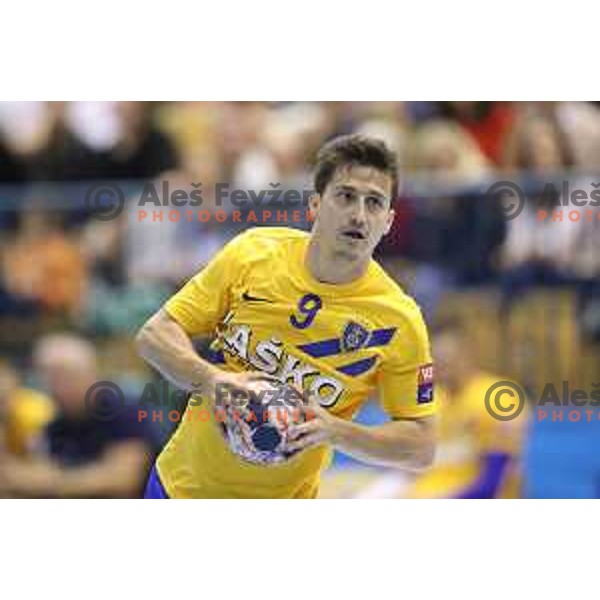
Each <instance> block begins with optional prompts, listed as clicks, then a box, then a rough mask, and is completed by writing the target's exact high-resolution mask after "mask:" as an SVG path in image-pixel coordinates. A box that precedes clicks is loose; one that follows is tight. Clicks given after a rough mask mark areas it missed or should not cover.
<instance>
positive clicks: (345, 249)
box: [337, 237, 373, 260]
mask: <svg viewBox="0 0 600 600" xmlns="http://www.w3.org/2000/svg"><path fill="white" fill-rule="evenodd" d="M337 247H338V254H339V255H340V256H344V257H345V258H347V259H348V260H358V259H360V258H364V257H365V256H371V254H373V246H372V245H371V244H370V243H369V240H367V239H361V238H357V239H352V238H344V237H342V238H340V239H339V240H338V245H337Z"/></svg>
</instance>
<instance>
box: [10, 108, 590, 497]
mask: <svg viewBox="0 0 600 600" xmlns="http://www.w3.org/2000/svg"><path fill="white" fill-rule="evenodd" d="M351 132H362V133H365V134H369V135H374V136H379V137H381V138H382V139H384V140H386V141H387V142H388V143H389V144H390V145H391V146H392V147H393V148H394V149H396V150H397V151H398V153H399V157H400V162H401V165H402V173H403V187H402V191H401V194H400V198H399V199H398V201H397V205H396V213H397V214H396V220H395V223H394V226H393V229H392V232H391V233H390V235H389V236H388V237H387V238H385V240H384V242H382V244H381V245H380V247H379V249H378V251H377V259H378V260H379V261H380V262H381V263H382V265H383V266H384V267H385V268H386V269H387V270H388V272H389V273H390V274H392V276H393V277H394V278H395V279H396V280H397V281H398V282H399V283H400V284H401V285H402V286H403V287H404V288H405V289H406V290H407V291H408V292H409V293H411V294H412V295H414V296H415V297H416V298H417V300H418V301H419V303H420V304H421V306H422V307H423V310H424V313H425V316H426V319H427V321H428V323H429V324H430V326H431V327H432V331H436V326H437V324H439V326H440V328H441V329H440V331H443V330H444V329H443V327H444V323H445V324H446V326H447V327H448V324H450V328H452V327H454V328H455V329H462V330H463V331H462V332H461V337H460V339H461V340H462V342H461V343H462V344H463V346H462V348H463V350H464V354H465V355H468V359H469V360H472V361H473V369H476V370H479V371H480V372H485V373H487V374H488V376H489V377H490V381H491V380H493V379H497V380H498V381H500V380H509V381H514V382H518V384H519V385H520V386H521V387H522V388H523V389H524V390H526V392H527V397H528V399H529V400H528V407H527V409H526V410H525V411H524V412H523V414H522V415H521V416H520V417H519V418H520V421H521V424H522V427H521V429H520V432H519V436H520V437H519V447H518V449H517V450H516V456H517V457H518V462H519V474H518V485H517V486H516V487H515V488H514V489H513V492H512V494H511V495H517V496H525V497H573V498H577V497H600V441H599V440H600V436H599V435H598V433H599V432H600V419H598V415H597V410H598V408H597V407H595V406H593V408H592V411H591V413H593V414H591V413H589V414H586V415H583V414H581V415H580V417H579V418H576V417H574V416H573V414H569V413H568V412H564V413H563V414H562V416H561V417H560V418H559V417H557V416H556V415H552V409H554V408H556V406H554V405H552V404H550V405H547V406H546V409H547V415H546V417H544V418H542V417H541V415H540V413H539V410H538V408H539V406H538V404H536V402H537V400H536V399H537V398H539V396H540V394H542V392H543V390H544V389H547V386H548V385H549V384H554V385H555V386H556V388H557V389H563V386H564V382H568V385H569V386H570V388H571V389H572V390H574V389H581V390H584V391H587V392H588V393H590V394H591V393H592V392H593V391H594V390H595V389H596V390H597V389H599V388H598V384H599V383H600V372H599V359H600V285H599V279H600V218H599V217H600V213H599V207H597V206H593V205H592V203H591V202H590V203H589V205H586V206H573V205H571V204H569V205H566V204H563V203H561V202H562V200H563V197H562V195H563V194H564V190H565V186H564V184H565V182H566V183H567V185H568V187H569V192H570V191H572V190H582V191H583V192H586V193H587V194H588V195H590V197H591V194H592V192H593V191H594V190H595V189H596V188H595V186H594V184H596V183H598V182H600V178H599V175H600V172H599V171H600V169H599V166H600V104H598V103H586V102H565V103H561V102H556V103H534V102H521V103H500V102H498V103H495V102H439V103H438V102H406V103H401V102H356V103H354V102H323V103H305V102H219V103H217V102H210V103H209V102H197V103H194V102H181V103H176V102H168V103H140V102H113V103H111V102H104V103H102V102H69V103H59V102H51V103H41V102H22V103H15V102H6V103H0V356H1V361H0V415H1V417H0V433H1V434H2V435H0V439H1V440H3V441H2V444H1V447H2V449H1V450H0V462H1V461H2V460H3V457H6V456H7V455H9V454H14V455H18V456H19V457H20V458H23V459H25V460H27V459H28V457H32V458H31V459H32V460H34V457H35V456H36V455H38V454H39V453H42V454H43V453H50V452H51V449H49V446H48V444H47V443H44V435H45V428H46V427H47V423H48V422H50V421H51V420H52V419H53V416H52V415H53V414H56V411H57V410H58V409H57V407H56V406H55V405H54V403H53V400H52V390H51V389H48V387H47V385H45V382H44V381H43V378H42V377H41V376H40V373H39V372H38V371H39V368H40V367H39V361H38V360H37V359H36V356H38V355H39V354H40V353H42V354H43V352H42V350H43V348H42V350H40V345H42V346H43V344H42V342H44V341H48V339H52V337H51V334H57V333H60V334H61V335H63V337H64V334H65V333H70V334H73V335H74V336H77V337H79V338H81V339H82V340H87V341H90V342H91V343H92V344H93V348H94V349H95V351H96V353H97V355H96V356H95V357H94V358H93V359H94V360H97V373H98V379H99V380H109V381H113V382H118V384H119V385H120V386H121V388H123V389H124V390H126V391H127V397H128V398H137V397H139V394H140V390H142V389H143V388H144V386H145V384H146V383H147V382H149V381H154V380H153V378H154V377H155V375H154V374H152V373H150V372H149V370H148V369H147V368H146V367H145V366H144V364H143V363H142V361H141V360H140V359H139V358H138V357H137V356H136V352H135V350H134V348H133V344H132V338H133V335H134V334H135V332H136V330H137V329H138V328H139V327H140V325H141V324H142V323H143V322H144V321H145V319H147V318H148V317H149V316H150V315H151V314H152V313H153V312H154V311H155V310H156V309H157V308H158V307H159V306H160V304H161V303H162V302H163V301H164V300H165V299H166V298H167V297H168V296H169V295H170V294H171V293H172V292H173V291H174V290H176V289H178V288H179V287H180V285H181V284H182V283H183V282H184V281H185V280H186V279H187V278H189V277H190V276H191V275H193V274H194V273H195V272H196V271H197V270H199V269H200V268H201V267H202V265H204V264H205V263H206V262H207V261H208V260H210V258H211V257H212V256H213V255H214V253H215V252H216V251H217V250H218V249H219V248H220V247H222V246H223V244H224V243H225V242H226V241H227V240H228V239H230V238H231V237H232V236H233V235H235V234H236V233H238V232H239V231H241V230H243V229H244V228H246V227H250V226H264V225H271V226H272V225H277V224H280V225H287V226H292V227H300V228H304V229H307V228H309V226H310V225H309V223H307V221H306V218H305V216H304V212H303V211H299V218H298V219H293V218H291V217H290V219H289V220H288V222H287V223H285V222H282V221H281V220H279V221H277V217H276V215H274V214H273V215H270V216H269V217H267V218H263V217H262V216H261V213H260V211H258V216H257V218H256V220H254V219H253V218H252V217H250V216H249V213H250V211H251V210H252V209H253V208H255V207H252V206H250V205H246V206H244V207H241V208H240V212H241V214H242V218H241V219H238V221H237V222H235V223H234V222H232V220H231V219H227V220H226V221H224V222H218V221H217V220H216V219H215V218H211V219H208V220H201V219H200V218H197V213H198V211H199V210H200V209H203V210H208V211H209V212H210V211H213V214H214V211H215V210H216V199H215V194H214V193H213V190H214V189H215V186H216V184H217V183H223V182H226V183H228V184H229V185H230V188H231V189H240V190H270V189H275V188H274V187H273V186H274V185H275V184H280V186H279V189H281V190H300V191H302V190H309V189H310V185H311V180H310V165H311V160H312V159H313V158H314V155H315V153H316V151H317V150H318V148H319V147H320V146H321V145H322V144H323V143H324V142H325V141H326V140H328V139H330V138H332V137H334V136H335V135H339V134H343V133H351ZM506 181H510V182H515V183H516V184H517V185H519V186H520V187H521V188H522V189H523V190H524V191H525V194H526V203H525V206H524V207H523V211H522V212H521V214H519V215H518V216H516V217H515V218H512V219H506V218H505V216H503V213H502V211H501V210H498V206H497V204H498V202H501V199H499V198H497V197H496V196H493V197H492V196H491V195H490V194H489V193H488V191H489V189H490V187H491V186H492V185H493V184H495V183H496V182H506ZM164 182H168V183H169V185H170V188H171V189H182V190H187V192H188V193H191V192H192V191H193V186H192V185H191V184H192V183H201V184H202V197H203V204H202V206H201V207H194V208H193V209H190V210H192V211H193V215H194V216H193V218H191V219H190V220H189V222H188V220H186V219H185V218H183V219H180V220H179V221H175V220H171V219H170V218H169V215H168V214H167V213H168V211H167V210H166V208H165V207H157V206H154V205H150V204H147V205H146V206H145V207H144V210H146V211H147V213H148V215H147V216H145V217H144V218H143V219H142V218H141V217H140V211H139V208H140V206H139V202H138V200H139V198H140V190H143V189H144V188H145V186H146V185H147V184H148V183H150V184H153V185H154V188H155V189H157V190H159V191H160V190H161V189H163V188H162V186H163V184H164ZM549 182H550V183H552V182H553V183H555V187H556V189H557V190H558V194H557V196H556V198H555V199H554V200H553V199H552V198H550V199H548V197H545V200H544V202H546V204H542V205H539V204H538V205H537V206H538V207H537V208H534V204H535V202H534V200H535V199H539V198H540V197H541V192H540V190H541V189H542V188H543V187H544V186H545V185H546V184H547V183H549ZM97 184H102V185H112V186H114V185H117V186H118V188H119V189H120V190H122V191H123V193H124V195H125V197H126V202H125V207H124V210H123V211H122V212H121V213H120V214H118V215H117V216H115V218H110V219H99V218H97V217H98V214H97V210H95V209H94V207H93V206H90V202H89V190H90V188H91V187H92V186H95V185H97ZM109 203H110V198H108V200H107V206H108V204H109ZM539 206H542V209H543V210H546V211H547V213H548V214H549V215H551V214H552V211H557V210H559V211H560V210H562V215H561V216H560V217H557V218H552V217H551V216H548V217H547V218H545V219H541V218H540V217H539V212H536V211H538V208H539ZM100 208H102V207H100ZM96 209H98V207H96ZM153 209H156V210H159V209H164V210H163V216H162V218H161V219H162V220H161V219H159V218H154V219H153V218H152V210H153ZM181 210H182V211H183V209H181ZM292 212H293V210H292V208H290V209H289V211H288V213H290V214H291V213H292ZM575 212H578V213H579V216H578V217H576V216H575ZM254 216H256V214H255V215H254ZM49 336H50V338H49ZM71 339H72V338H71ZM432 340H433V353H434V358H435V355H436V346H435V340H436V336H435V335H433V337H432ZM55 341H56V340H55ZM59 342H60V339H59ZM55 347H56V348H58V350H56V351H57V352H60V349H61V346H60V343H58V344H57V346H55ZM82 347H83V346H82ZM67 350H68V349H67ZM67 350H65V351H67ZM199 350H200V351H202V348H199ZM463 358H464V357H463ZM38 359H39V356H38ZM594 384H596V386H595V385H594ZM81 401H82V402H83V398H82V400H81ZM483 404H484V398H483V397H482V398H481V405H482V406H483ZM587 408H589V407H588V406H586V407H580V408H579V410H580V411H583V410H584V409H587ZM442 409H443V407H442ZM163 413H164V415H163V418H162V420H161V419H156V420H154V422H150V423H144V426H145V430H144V436H145V437H144V439H145V440H146V441H145V443H146V444H147V447H148V449H149V451H150V452H152V451H156V449H157V448H160V446H161V444H162V443H163V442H164V440H165V439H166V438H167V437H168V435H169V433H170V431H171V430H172V428H173V427H174V425H175V424H174V423H173V422H170V420H169V418H168V414H166V412H165V411H163ZM590 414H591V416H590ZM359 418H360V420H361V421H362V422H365V423H377V422H379V421H380V420H381V419H382V414H381V413H380V410H379V408H378V407H377V405H376V403H375V402H371V403H369V404H368V405H367V406H366V407H365V410H363V412H362V413H361V415H360V417H359ZM451 425H452V424H451V423H450V429H451ZM475 427H477V425H475ZM82 431H83V430H82ZM86 431H87V433H85V435H90V433H89V430H86ZM92 433H93V432H92ZM476 433H477V432H475V434H476ZM81 435H84V433H82V434H81ZM448 435H449V438H452V435H451V434H448ZM469 435H471V436H472V435H473V431H470V434H469ZM467 437H468V436H466V435H465V437H464V440H465V445H466V444H467V442H466V439H467ZM462 439H463V438H461V434H460V431H458V433H456V432H455V434H454V438H452V439H448V440H443V442H447V444H446V443H442V444H441V445H440V456H439V460H440V461H441V462H444V461H448V462H452V460H453V459H451V458H449V457H450V455H452V456H455V457H456V456H462V458H456V459H455V460H456V461H457V462H460V461H463V463H464V461H469V460H472V459H474V458H476V456H474V455H472V454H471V455H469V452H471V453H472V452H475V450H474V449H473V447H465V448H459V449H458V450H457V448H456V446H457V445H458V446H461V440H462ZM487 443H488V444H491V445H492V446H493V443H494V440H492V441H491V442H489V441H488V442H487ZM469 456H470V458H469ZM88 458H89V460H93V459H94V457H93V456H91V455H90V456H89V457H87V458H86V457H81V460H82V461H84V462H85V460H87V459H88ZM463 466H464V464H463ZM452 485H453V484H451V483H449V479H448V478H445V477H440V479H439V480H438V483H436V482H435V480H432V482H429V484H428V486H427V487H423V488H422V489H426V490H427V491H426V492H419V493H417V492H415V489H417V488H416V487H415V478H414V477H413V476H409V475H401V474H399V473H396V472H393V471H386V470H382V469H374V468H365V467H363V466H361V465H359V464H358V463H356V462H354V461H351V460H349V459H348V458H346V457H343V456H337V455H336V457H335V459H334V461H333V464H332V465H331V467H330V468H329V470H328V471H327V474H326V476H325V479H324V484H323V487H322V492H321V494H322V496H323V497H375V498H377V497H403V496H416V495H418V496H434V497H435V496H452V495H453V489H452ZM1 495H2V477H1V469H0V496H1Z"/></svg>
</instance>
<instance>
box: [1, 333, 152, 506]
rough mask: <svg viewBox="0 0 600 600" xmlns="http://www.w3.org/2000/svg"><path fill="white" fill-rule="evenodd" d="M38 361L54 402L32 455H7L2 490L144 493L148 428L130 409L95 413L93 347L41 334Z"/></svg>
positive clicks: (85, 494)
mask: <svg viewBox="0 0 600 600" xmlns="http://www.w3.org/2000/svg"><path fill="white" fill-rule="evenodd" d="M34 363H35V367H36V369H37V371H38V373H39V375H40V376H41V378H42V380H43V382H44V384H45V387H46V388H47V389H48V391H49V392H50V395H51V397H52V399H53V400H54V402H55V403H56V406H57V414H56V416H55V418H54V419H53V420H52V421H51V422H50V423H49V424H48V426H47V428H46V430H45V432H44V434H43V436H42V438H41V439H40V441H39V451H40V453H39V456H38V457H36V459H35V460H34V461H24V460H20V459H16V458H15V459H13V458H10V457H6V458H5V459H4V460H3V461H2V462H1V463H0V489H3V490H4V491H5V492H8V493H9V494H10V495H12V496H16V497H67V498H70V497H73V498H78V497H82V498H91V497H93V498H96V497H108V498H127V497H135V496H137V495H138V494H139V493H140V490H141V486H142V484H143V481H144V477H145V474H146V466H147V463H148V458H149V446H148V444H147V442H146V438H145V435H144V431H143V430H142V429H141V425H140V424H139V423H137V418H136V417H135V416H134V415H133V412H135V411H129V410H125V411H124V412H122V413H120V414H119V416H117V417H116V418H114V419H112V420H109V421H107V420H99V419H97V418H94V416H93V414H91V413H90V406H94V402H95V401H96V400H97V399H96V400H95V399H94V398H88V399H87V401H88V402H89V404H87V403H86V393H87V391H88V389H89V388H90V386H91V385H92V384H94V383H96V381H97V376H98V372H97V364H96V352H95V349H94V346H93V345H92V344H91V343H90V342H88V341H86V340H84V339H82V338H79V337H76V336H72V335H67V334H54V335H50V336H48V337H45V338H42V339H41V340H40V341H39V342H38V344H37V346H36V348H35V354H34Z"/></svg>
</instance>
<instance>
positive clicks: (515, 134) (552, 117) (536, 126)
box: [504, 103, 575, 176]
mask: <svg viewBox="0 0 600 600" xmlns="http://www.w3.org/2000/svg"><path fill="white" fill-rule="evenodd" d="M542 104H543V105H544V106H543V107H542V109H541V108H540V107H539V106H530V105H528V104H526V103H524V104H523V105H519V109H518V112H517V113H516V116H515V122H514V127H513V128H512V130H511V133H510V136H509V137H508V139H507V143H506V146H505V154H504V166H505V167H506V168H508V169H509V170H513V171H524V170H527V171H530V172H531V175H536V174H537V175H538V176H541V175H544V174H556V173H559V172H562V171H563V170H564V169H565V168H569V167H572V166H574V164H575V156H574V153H573V149H572V147H571V140H570V139H569V136H568V135H567V132H566V130H565V128H564V126H563V125H562V124H561V122H560V121H559V119H558V114H557V112H556V107H555V105H554V104H551V103H542ZM546 104H548V106H545V105H546Z"/></svg>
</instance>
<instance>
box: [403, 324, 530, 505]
mask: <svg viewBox="0 0 600 600" xmlns="http://www.w3.org/2000/svg"><path fill="white" fill-rule="evenodd" d="M432 348H433V357H434V361H435V370H436V371H435V377H436V390H435V394H436V396H437V397H438V399H439V401H440V407H441V410H440V417H439V429H438V431H439V442H438V447H437V450H436V459H435V462H434V465H433V468H432V469H430V470H428V471H426V472H424V473H423V474H420V475H418V476H417V478H416V480H415V482H414V485H413V488H412V490H411V491H410V492H409V495H410V496H412V497H444V498H496V497H518V496H519V493H520V491H519V485H520V482H519V472H520V455H521V451H522V446H523V436H524V433H525V429H526V425H527V420H528V419H527V411H523V412H522V413H521V414H520V415H519V416H518V417H516V418H515V419H513V420H512V421H500V420H496V419H495V418H493V417H492V416H491V415H490V414H489V413H488V412H487V409H486V408H485V402H484V399H485V396H486V392H487V391H488V390H489V389H490V388H491V386H492V385H494V384H496V383H497V382H499V381H504V380H506V379H507V378H506V377H501V376H499V375H496V374H494V373H488V372H486V371H483V370H481V369H479V368H478V367H477V366H476V364H475V361H474V358H473V356H472V352H471V348H472V344H471V343H470V340H469V339H468V337H467V336H466V334H465V331H464V329H463V325H462V324H461V323H460V322H459V321H457V320H455V319H451V318H447V319H446V320H444V321H440V322H439V323H438V324H437V326H434V327H433V328H432ZM509 401H510V400H509V398H503V399H502V402H504V403H507V402H509Z"/></svg>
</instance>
